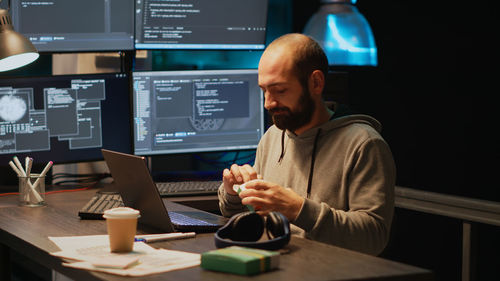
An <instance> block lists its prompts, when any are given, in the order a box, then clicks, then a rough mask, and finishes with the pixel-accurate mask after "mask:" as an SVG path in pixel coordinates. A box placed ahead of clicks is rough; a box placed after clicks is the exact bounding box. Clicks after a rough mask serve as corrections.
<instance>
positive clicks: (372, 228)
mask: <svg viewBox="0 0 500 281" xmlns="http://www.w3.org/2000/svg"><path fill="white" fill-rule="evenodd" d="M380 129H381V125H380V123H379V122H378V121H377V120H375V119H374V118H372V117H370V116H367V115H361V114H356V115H348V116H343V117H339V118H335V119H333V120H330V121H328V122H327V123H325V124H323V125H322V126H320V127H316V128H312V129H310V130H308V131H306V132H304V133H302V134H301V135H300V136H297V135H295V134H294V133H293V132H290V131H286V133H284V132H283V131H282V130H280V129H278V128H277V127H275V126H271V127H270V128H269V129H268V130H267V132H266V133H265V134H264V136H263V138H262V139H261V141H260V143H259V146H258V148H257V155H256V159H255V165H254V168H255V169H256V170H257V172H258V173H259V174H260V175H261V176H262V177H263V179H264V180H266V181H270V182H274V183H277V184H279V185H281V186H284V187H289V188H291V189H293V190H294V191H295V192H296V193H298V194H299V195H301V196H303V197H304V198H306V199H305V202H304V204H303V205H302V208H301V210H300V212H299V215H298V216H297V218H296V219H295V220H294V221H292V222H291V223H292V226H291V227H292V233H293V234H295V235H299V236H301V237H306V238H309V239H312V240H316V241H320V242H324V243H329V244H333V245H337V246H340V247H344V248H348V249H352V250H355V251H360V252H364V253H368V254H372V255H377V254H379V253H380V252H381V251H382V250H383V249H384V247H385V246H386V244H387V241H388V239H389V232H390V226H391V221H392V216H393V212H394V186H395V178H396V168H395V165H394V160H393V158H392V154H391V151H390V149H389V146H388V145H387V143H386V142H385V141H384V140H383V138H382V137H381V135H380V134H379V132H380ZM318 130H319V131H318ZM313 150H315V151H314V152H313ZM311 166H313V167H311ZM312 170H313V172H312V175H313V176H312V177H311V178H309V175H310V174H311V171H312ZM308 189H310V190H309V192H308ZM308 193H309V194H308ZM219 202H220V203H219V204H220V208H221V212H222V214H223V215H225V216H230V215H233V214H235V213H237V212H241V211H244V210H245V207H244V206H242V205H241V200H240V198H239V197H238V196H232V195H229V194H227V193H225V192H224V189H223V188H222V187H221V189H219Z"/></svg>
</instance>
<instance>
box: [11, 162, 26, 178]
mask: <svg viewBox="0 0 500 281" xmlns="http://www.w3.org/2000/svg"><path fill="white" fill-rule="evenodd" d="M9 165H10V167H12V170H14V172H15V173H16V174H17V175H18V176H20V177H22V176H23V174H21V171H19V169H18V168H17V167H16V165H15V164H14V162H12V161H9Z"/></svg>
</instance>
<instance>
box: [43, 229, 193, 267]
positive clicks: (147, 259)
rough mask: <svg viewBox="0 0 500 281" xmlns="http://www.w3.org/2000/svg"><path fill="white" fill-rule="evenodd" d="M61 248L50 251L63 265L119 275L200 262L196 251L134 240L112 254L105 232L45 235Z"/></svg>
mask: <svg viewBox="0 0 500 281" xmlns="http://www.w3.org/2000/svg"><path fill="white" fill-rule="evenodd" d="M49 239H50V240H51V241H52V242H54V243H55V244H56V245H57V246H58V247H59V248H60V249H61V251H59V252H54V253H51V254H52V255H54V256H58V257H61V258H65V259H68V260H69V261H68V262H65V263H63V265H65V266H68V267H74V268H81V269H87V270H94V271H101V272H107V273H112V274H117V275H122V276H144V275H149V274H154V273H161V272H166V271H172V270H177V269H184V268H188V267H194V266H198V265H200V254H195V253H188V252H182V251H172V250H165V249H155V248H153V247H151V246H149V245H147V244H145V243H144V242H134V250H133V251H132V252H129V253H123V254H122V253H112V252H111V251H110V248H109V239H108V236H107V235H91V236H69V237H49Z"/></svg>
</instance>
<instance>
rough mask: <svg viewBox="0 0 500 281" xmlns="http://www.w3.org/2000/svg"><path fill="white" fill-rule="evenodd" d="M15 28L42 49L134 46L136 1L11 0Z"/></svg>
mask: <svg viewBox="0 0 500 281" xmlns="http://www.w3.org/2000/svg"><path fill="white" fill-rule="evenodd" d="M10 2H11V11H10V12H11V16H12V21H13V25H14V28H15V30H16V31H17V32H19V33H21V34H23V35H24V36H26V37H27V38H29V39H30V40H31V42H32V43H33V44H34V45H35V47H36V48H37V50H38V51H39V52H82V51H121V50H132V49H134V1H131V0H127V1H125V0H50V1H38V0H11V1H10Z"/></svg>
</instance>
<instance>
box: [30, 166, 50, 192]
mask: <svg viewBox="0 0 500 281" xmlns="http://www.w3.org/2000/svg"><path fill="white" fill-rule="evenodd" d="M52 164H54V162H52V161H49V163H47V165H46V166H45V168H43V171H42V172H41V173H40V176H39V177H38V178H37V179H36V181H35V183H34V184H33V188H36V186H37V185H38V182H39V181H40V179H41V178H43V177H45V175H46V174H47V172H48V171H49V169H50V167H52Z"/></svg>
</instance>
